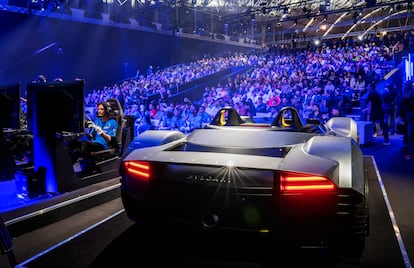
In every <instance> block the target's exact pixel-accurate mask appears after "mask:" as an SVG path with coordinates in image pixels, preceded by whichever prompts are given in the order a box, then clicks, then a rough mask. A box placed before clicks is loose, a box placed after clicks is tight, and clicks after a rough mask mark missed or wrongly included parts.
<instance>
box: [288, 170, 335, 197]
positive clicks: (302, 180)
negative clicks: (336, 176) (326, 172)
mask: <svg viewBox="0 0 414 268" xmlns="http://www.w3.org/2000/svg"><path fill="white" fill-rule="evenodd" d="M335 189H336V186H335V184H334V183H333V182H332V181H331V180H329V179H328V178H326V177H322V176H316V175H311V174H301V173H293V172H281V173H280V190H281V191H282V192H285V193H286V192H309V193H310V192H312V191H329V190H335Z"/></svg>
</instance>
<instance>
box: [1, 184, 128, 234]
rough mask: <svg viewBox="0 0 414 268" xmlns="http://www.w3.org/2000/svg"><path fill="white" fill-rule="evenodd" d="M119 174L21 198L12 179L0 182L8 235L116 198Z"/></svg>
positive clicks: (2, 210) (23, 231)
mask: <svg viewBox="0 0 414 268" xmlns="http://www.w3.org/2000/svg"><path fill="white" fill-rule="evenodd" d="M119 179H120V177H115V178H111V179H108V180H105V181H102V182H98V183H96V184H91V185H88V186H85V187H82V188H79V189H76V190H73V191H69V192H65V193H62V194H43V195H39V196H37V197H35V198H32V199H27V198H21V197H19V196H18V192H17V191H16V181H15V180H7V181H1V182H0V200H2V202H0V213H1V216H2V218H3V221H4V223H5V225H6V226H7V228H8V230H9V232H10V234H11V235H12V236H16V235H19V234H22V233H26V232H29V231H31V230H33V229H35V228H38V227H40V226H44V225H47V224H50V223H52V222H54V221H58V220H60V219H62V218H65V217H68V216H70V215H72V214H75V213H78V212H80V211H83V210H86V209H89V208H91V207H94V206H97V205H99V204H102V203H105V202H108V201H110V200H113V199H116V198H119V197H120V190H119V187H120V182H119Z"/></svg>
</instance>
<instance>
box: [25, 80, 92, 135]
mask: <svg viewBox="0 0 414 268" xmlns="http://www.w3.org/2000/svg"><path fill="white" fill-rule="evenodd" d="M26 91H27V118H28V124H29V129H30V130H32V132H33V134H34V135H46V134H47V135H53V134H55V133H56V132H73V133H82V132H83V131H84V81H83V80H76V81H70V82H68V81H64V82H50V83H29V84H28V85H27V88H26Z"/></svg>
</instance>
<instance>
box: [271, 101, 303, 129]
mask: <svg viewBox="0 0 414 268" xmlns="http://www.w3.org/2000/svg"><path fill="white" fill-rule="evenodd" d="M271 125H272V126H276V127H280V128H293V129H297V128H301V127H302V126H303V123H302V120H301V119H300V116H299V113H298V110H296V108H295V107H292V106H287V107H283V108H282V109H280V111H279V113H278V114H277V115H276V117H275V119H273V122H272V124H271Z"/></svg>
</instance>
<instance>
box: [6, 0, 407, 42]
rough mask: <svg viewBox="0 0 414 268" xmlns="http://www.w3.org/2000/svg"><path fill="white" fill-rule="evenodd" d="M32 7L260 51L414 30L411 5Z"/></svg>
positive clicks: (164, 2)
mask: <svg viewBox="0 0 414 268" xmlns="http://www.w3.org/2000/svg"><path fill="white" fill-rule="evenodd" d="M30 1H31V4H30V8H32V9H36V8H39V7H42V8H51V9H56V8H61V9H63V7H64V8H66V9H67V8H72V9H73V8H79V9H84V10H86V11H87V12H88V14H92V15H93V16H95V15H96V14H98V15H101V14H109V15H110V19H111V20H113V21H116V22H118V23H131V19H132V20H135V21H136V23H137V24H139V25H141V26H148V27H152V26H153V25H154V23H155V24H156V25H158V27H160V29H161V27H162V29H163V30H167V31H172V32H174V33H175V32H177V33H185V34H192V35H198V36H203V37H207V38H212V39H218V40H224V41H229V40H232V41H237V42H243V43H249V44H254V45H259V46H274V45H281V46H282V45H286V46H288V45H291V44H292V42H294V43H295V45H298V46H300V45H304V44H306V43H308V42H310V41H313V40H324V39H331V38H347V37H353V38H355V37H358V38H366V37H367V36H369V35H373V34H374V35H378V36H383V35H385V34H390V33H392V32H402V31H409V30H413V29H414V19H413V18H412V17H414V16H412V15H413V9H412V6H413V1H412V0H408V1H407V0H404V1H401V0H366V1H356V0H310V1H303V0H94V1H89V0H88V1H82V0H77V1H75V0H72V1H62V0H53V1H46V0H30ZM9 2H11V1H9ZM94 14H95V15H94ZM85 16H87V14H86V13H85ZM98 17H99V16H98ZM99 18H102V17H99Z"/></svg>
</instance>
